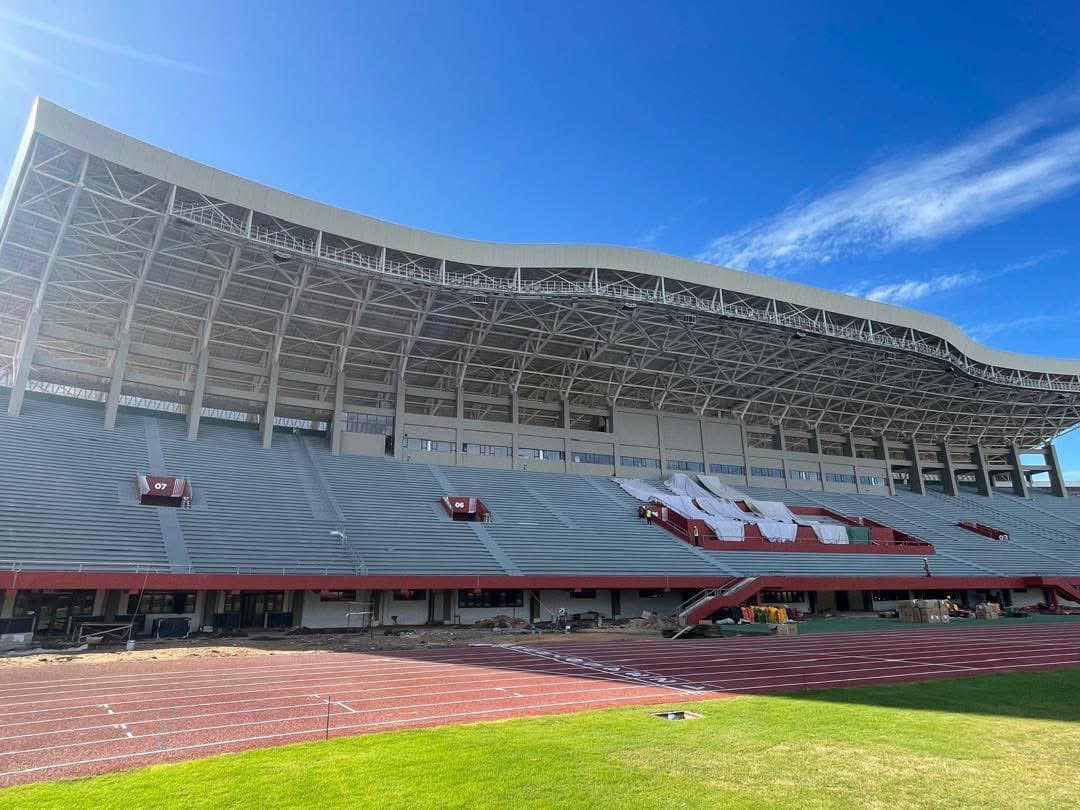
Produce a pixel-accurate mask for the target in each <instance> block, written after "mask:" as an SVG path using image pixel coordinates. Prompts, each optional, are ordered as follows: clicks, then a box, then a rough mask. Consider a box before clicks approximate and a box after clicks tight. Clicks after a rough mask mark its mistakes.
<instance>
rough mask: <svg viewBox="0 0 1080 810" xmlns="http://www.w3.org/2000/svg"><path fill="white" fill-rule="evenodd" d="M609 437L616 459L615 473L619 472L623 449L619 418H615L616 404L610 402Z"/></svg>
mask: <svg viewBox="0 0 1080 810" xmlns="http://www.w3.org/2000/svg"><path fill="white" fill-rule="evenodd" d="M607 424H608V436H610V437H611V452H612V454H613V456H614V458H615V465H614V466H615V472H616V474H617V473H618V472H619V459H620V458H621V457H622V448H621V447H619V432H618V424H617V417H616V416H615V403H614V402H608V423H607Z"/></svg>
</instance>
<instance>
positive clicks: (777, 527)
mask: <svg viewBox="0 0 1080 810" xmlns="http://www.w3.org/2000/svg"><path fill="white" fill-rule="evenodd" d="M755 525H756V526H757V527H758V529H759V530H760V531H761V533H762V534H763V535H764V536H765V539H766V540H770V541H772V542H773V543H794V542H795V533H796V532H797V531H798V530H799V527H798V526H796V525H795V524H794V523H781V522H780V521H778V520H758V521H755Z"/></svg>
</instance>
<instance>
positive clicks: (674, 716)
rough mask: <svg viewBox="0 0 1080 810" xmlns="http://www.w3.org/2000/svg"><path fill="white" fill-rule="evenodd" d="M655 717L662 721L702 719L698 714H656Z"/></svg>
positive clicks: (680, 712)
mask: <svg viewBox="0 0 1080 810" xmlns="http://www.w3.org/2000/svg"><path fill="white" fill-rule="evenodd" d="M653 717H659V718H660V719H661V720H697V719H698V718H699V717H701V715H700V714H698V713H697V712H684V711H681V710H680V711H677V712H655V713H654V714H653Z"/></svg>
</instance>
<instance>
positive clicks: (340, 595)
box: [319, 591, 356, 602]
mask: <svg viewBox="0 0 1080 810" xmlns="http://www.w3.org/2000/svg"><path fill="white" fill-rule="evenodd" d="M319 601H320V602H355V601H356V591H319Z"/></svg>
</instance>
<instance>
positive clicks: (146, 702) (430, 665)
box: [0, 623, 1080, 786]
mask: <svg viewBox="0 0 1080 810" xmlns="http://www.w3.org/2000/svg"><path fill="white" fill-rule="evenodd" d="M519 638H520V639H521V641H520V642H519V643H511V644H508V645H500V646H470V647H458V648H448V649H439V650H420V651H411V652H407V653H403V652H378V653H318V654H314V653H308V654H303V653H297V654H284V655H275V656H260V657H250V658H234V659H217V660H213V661H207V660H206V659H186V660H180V661H171V662H148V661H140V662H129V663H117V664H104V665H80V664H78V663H75V664H66V665H63V666H57V667H55V668H42V667H36V666H28V667H24V668H17V669H16V668H10V669H3V670H0V786H5V785H12V784H18V783H21V782H29V781H34V780H40V779H57V778H67V777H72V776H78V775H85V774H91V773H101V772H105V771H113V770H120V769H123V768H131V767H138V766H142V765H147V764H150V763H155V762H166V761H173V760H180V759H191V758H195V757H200V756H206V755H209V754H216V753H221V752H223V751H237V750H242V749H246V748H255V747H263V746H272V745H280V744H284V743H292V742H300V741H305V740H317V739H322V738H323V737H324V736H325V735H326V734H327V724H328V718H329V735H330V736H334V737H337V736H343V735H352V734H364V733H370V732H376V731H385V730H389V729H396V728H408V727H421V726H436V725H442V724H447V723H462V722H471V721H477V720H494V719H500V718H509V717H519V716H528V715H541V714H555V713H562V712H571V711H578V710H581V709H589V708H601V707H609V706H625V705H634V704H655V703H666V702H678V701H683V700H690V699H698V698H704V697H722V696H730V695H732V694H737V693H750V694H753V693H755V692H778V691H791V690H799V689H820V688H827V687H834V686H850V685H863V684H872V683H889V682H896V681H905V680H921V679H928V678H942V677H954V676H962V675H972V674H978V673H984V672H1002V671H1013V670H1036V669H1051V668H1056V667H1070V666H1080V623H1077V624H1058V625H1039V626H1034V627H1032V626H1028V627H1008V626H1005V627H1000V628H985V627H983V628H965V629H961V628H950V629H919V630H890V631H885V632H876V633H836V634H826V635H812V636H802V637H789V638H777V637H769V638H740V639H699V640H678V641H669V640H666V639H648V640H632V641H599V642H579V641H573V642H567V643H560V644H546V645H544V646H535V647H534V646H531V645H530V644H529V641H528V639H529V637H528V636H521V637H519Z"/></svg>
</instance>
